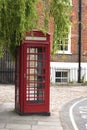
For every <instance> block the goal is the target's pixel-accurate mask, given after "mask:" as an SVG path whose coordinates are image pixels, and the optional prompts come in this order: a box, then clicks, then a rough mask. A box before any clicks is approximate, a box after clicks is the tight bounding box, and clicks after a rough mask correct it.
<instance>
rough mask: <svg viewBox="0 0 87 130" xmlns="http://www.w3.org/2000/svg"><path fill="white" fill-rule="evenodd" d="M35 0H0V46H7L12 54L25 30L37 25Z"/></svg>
mask: <svg viewBox="0 0 87 130" xmlns="http://www.w3.org/2000/svg"><path fill="white" fill-rule="evenodd" d="M36 2H37V0H15V1H14V0H0V46H1V48H5V47H8V48H9V49H10V52H11V54H12V55H13V56H14V55H15V48H16V46H17V45H20V41H21V40H22V39H23V38H24V36H25V32H26V31H29V30H31V29H33V28H35V27H36V25H37V8H36ZM2 50H4V49H2Z"/></svg>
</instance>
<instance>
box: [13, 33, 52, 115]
mask: <svg viewBox="0 0 87 130" xmlns="http://www.w3.org/2000/svg"><path fill="white" fill-rule="evenodd" d="M26 36H32V33H31V32H29V33H26ZM33 36H35V37H46V40H45V41H44V40H37V41H34V40H24V41H23V43H22V44H21V46H20V47H18V51H19V49H20V51H19V52H20V53H17V56H18V57H20V58H19V59H17V58H16V74H17V73H18V72H17V71H19V75H18V76H19V77H18V76H17V75H16V83H15V110H16V111H17V112H18V113H20V114H25V113H48V115H49V113H50V36H49V35H48V34H46V35H44V34H43V33H42V32H41V31H33ZM30 47H33V48H39V47H41V48H45V49H46V52H45V53H46V54H45V55H46V59H45V62H46V66H45V88H44V92H45V101H44V102H43V103H31V102H28V103H27V102H26V95H27V92H26V85H27V80H26V71H27V70H26V69H27V67H26V66H27V48H30ZM37 54H38V53H37ZM43 54H44V53H43ZM17 56H16V57H17ZM18 60H19V61H18ZM37 62H38V61H37ZM42 62H44V61H42ZM18 66H19V67H18ZM17 68H18V69H19V70H17ZM18 80H19V81H18ZM17 82H19V84H17ZM37 84H38V83H37ZM18 85H19V86H18ZM17 90H19V91H17ZM42 92H43V90H42ZM37 98H38V97H37ZM41 98H42V97H41ZM42 99H43V98H42ZM17 100H18V101H17Z"/></svg>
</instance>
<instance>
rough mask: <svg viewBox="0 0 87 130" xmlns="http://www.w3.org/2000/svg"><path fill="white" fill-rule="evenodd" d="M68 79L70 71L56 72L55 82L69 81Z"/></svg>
mask: <svg viewBox="0 0 87 130" xmlns="http://www.w3.org/2000/svg"><path fill="white" fill-rule="evenodd" d="M67 81H68V72H63V71H56V73H55V82H60V83H62V82H67Z"/></svg>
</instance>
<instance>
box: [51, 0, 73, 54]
mask: <svg viewBox="0 0 87 130" xmlns="http://www.w3.org/2000/svg"><path fill="white" fill-rule="evenodd" d="M51 14H52V16H53V17H54V23H55V24H54V28H55V32H54V52H56V50H58V41H62V43H63V44H64V43H65V39H66V36H67V34H68V33H69V31H70V24H71V23H70V15H71V6H70V0H53V1H52V7H51ZM63 46H64V45H63Z"/></svg>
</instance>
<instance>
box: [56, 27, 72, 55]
mask: <svg viewBox="0 0 87 130" xmlns="http://www.w3.org/2000/svg"><path fill="white" fill-rule="evenodd" d="M67 39H68V50H58V54H71V27H70V32H69V34H68V38H67Z"/></svg>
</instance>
